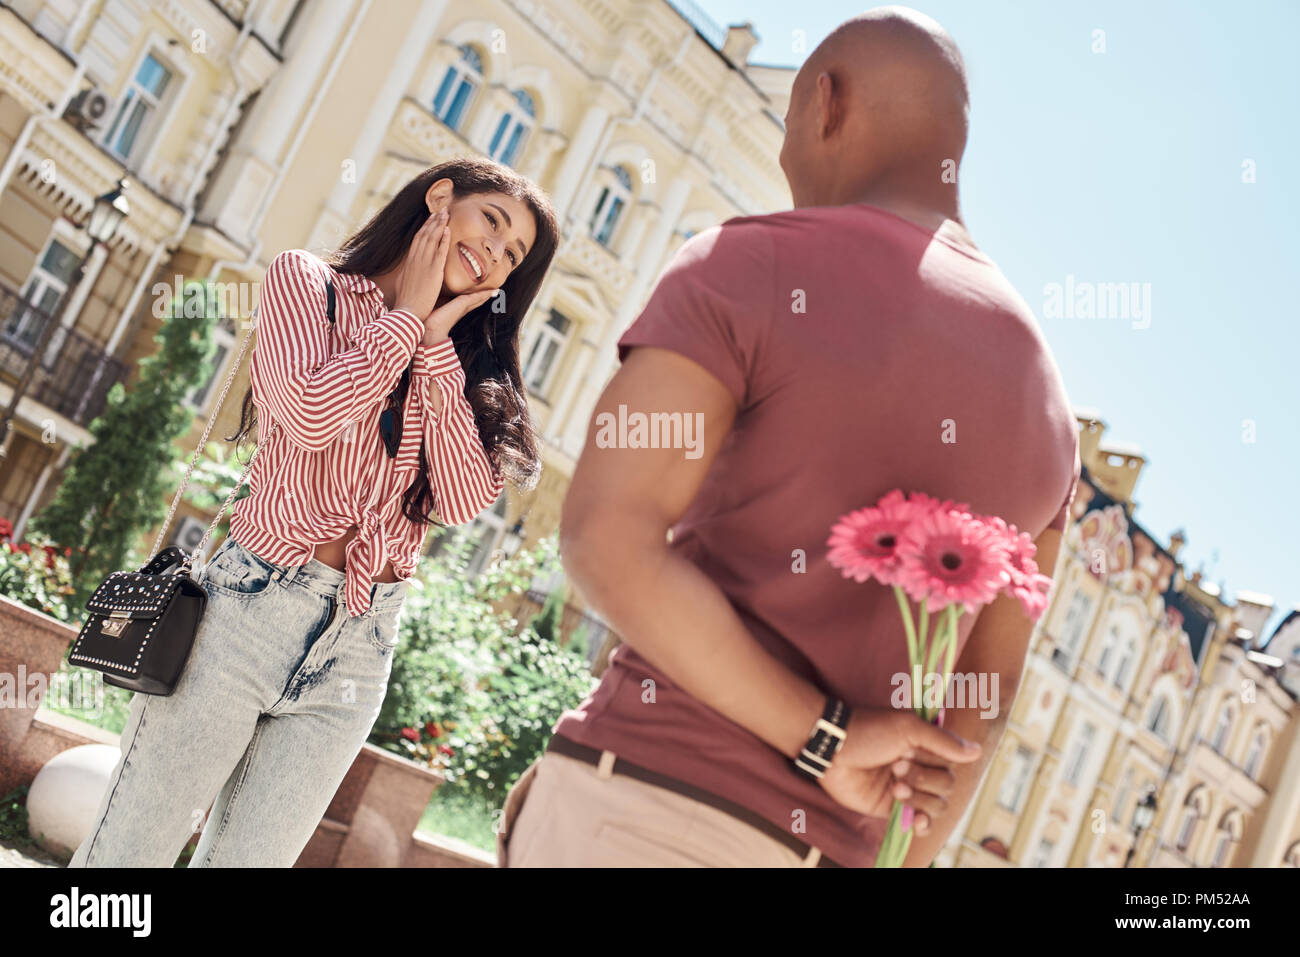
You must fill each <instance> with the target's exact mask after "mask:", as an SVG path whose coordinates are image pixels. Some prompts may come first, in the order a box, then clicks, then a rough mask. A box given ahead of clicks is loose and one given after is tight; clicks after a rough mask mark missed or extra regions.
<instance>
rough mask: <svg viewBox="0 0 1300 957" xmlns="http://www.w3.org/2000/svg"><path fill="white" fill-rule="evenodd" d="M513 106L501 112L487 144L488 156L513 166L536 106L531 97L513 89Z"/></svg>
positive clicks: (531, 121) (529, 127)
mask: <svg viewBox="0 0 1300 957" xmlns="http://www.w3.org/2000/svg"><path fill="white" fill-rule="evenodd" d="M513 95H514V98H515V106H514V107H513V108H511V109H509V110H506V112H505V113H503V114H501V120H500V122H498V123H497V128H496V132H494V133H493V134H492V141H491V142H490V143H489V144H488V156H490V157H492V159H494V160H496V161H497V162H498V163H502V164H504V165H506V166H513V165H514V162H515V160H516V159H517V158H518V157H519V152H520V150H522V149H523V145H524V141H525V140H526V139H527V138H528V133H529V131H530V130H532V128H533V120H534V119H535V118H536V116H537V108H536V106H535V105H534V103H533V98H532V97H531V96H529V95H528V94H527V93H525V92H524V91H523V90H515V91H514V94H513Z"/></svg>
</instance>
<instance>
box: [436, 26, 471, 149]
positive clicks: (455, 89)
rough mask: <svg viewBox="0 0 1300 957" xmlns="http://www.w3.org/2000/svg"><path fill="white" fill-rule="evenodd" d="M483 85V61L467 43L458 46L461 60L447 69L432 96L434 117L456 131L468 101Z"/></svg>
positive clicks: (463, 116)
mask: <svg viewBox="0 0 1300 957" xmlns="http://www.w3.org/2000/svg"><path fill="white" fill-rule="evenodd" d="M482 83H483V58H482V57H481V56H479V54H478V51H477V50H475V49H474V48H473V47H472V46H470V45H469V44H464V45H462V46H461V47H460V59H459V60H457V61H456V62H455V63H453V64H452V65H451V66H449V67H447V72H446V74H445V75H444V76H443V78H442V84H441V85H440V86H439V87H438V92H437V93H435V94H434V97H433V115H434V116H436V117H437V118H438V119H440V120H441V121H442V122H443V123H445V124H446V125H447V126H448V127H449V128H451V129H453V130H459V129H460V124H461V120H463V119H464V118H465V110H466V108H467V107H468V106H469V102H470V100H471V99H472V98H473V96H474V91H475V90H477V89H478V88H479V87H480V86H481V85H482Z"/></svg>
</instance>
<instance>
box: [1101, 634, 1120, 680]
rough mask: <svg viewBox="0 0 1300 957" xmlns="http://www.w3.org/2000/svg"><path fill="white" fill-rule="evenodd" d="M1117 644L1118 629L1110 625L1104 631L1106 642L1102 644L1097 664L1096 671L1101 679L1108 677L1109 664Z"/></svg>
mask: <svg viewBox="0 0 1300 957" xmlns="http://www.w3.org/2000/svg"><path fill="white" fill-rule="evenodd" d="M1118 644H1119V628H1118V627H1117V626H1116V625H1111V626H1110V628H1109V629H1107V631H1106V640H1105V642H1104V643H1103V644H1102V648H1101V658H1100V660H1098V662H1097V670H1098V671H1100V672H1101V674H1102V677H1108V676H1109V675H1110V670H1109V669H1110V662H1111V659H1112V658H1114V657H1115V651H1116V648H1115V646H1116V645H1118Z"/></svg>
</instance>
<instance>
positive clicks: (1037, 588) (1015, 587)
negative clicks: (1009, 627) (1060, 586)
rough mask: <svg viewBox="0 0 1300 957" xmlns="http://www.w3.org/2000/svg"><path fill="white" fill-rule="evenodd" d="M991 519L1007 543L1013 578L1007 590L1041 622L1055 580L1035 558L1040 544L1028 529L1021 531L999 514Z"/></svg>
mask: <svg viewBox="0 0 1300 957" xmlns="http://www.w3.org/2000/svg"><path fill="white" fill-rule="evenodd" d="M990 521H991V523H992V524H993V526H994V527H995V528H996V529H997V530H998V532H999V533H1000V534H1002V536H1003V538H1004V540H1005V541H1006V543H1007V549H1008V553H1007V570H1008V571H1009V572H1010V574H1011V581H1010V582H1008V584H1007V587H1006V591H1007V593H1008V594H1010V595H1012V596H1013V597H1015V598H1018V599H1019V600H1020V604H1021V607H1023V608H1024V610H1025V614H1026V615H1028V616H1029V617H1030V618H1031V619H1033V620H1034V621H1037V620H1038V619H1039V618H1041V617H1042V615H1043V612H1044V611H1046V610H1047V594H1048V592H1050V591H1051V590H1052V579H1051V578H1049V577H1048V576H1047V575H1043V574H1040V573H1039V570H1038V562H1036V561H1035V560H1034V554H1035V553H1036V552H1037V551H1038V546H1036V545H1035V544H1034V541H1033V539H1032V538H1030V537H1029V533H1028V532H1021V531H1018V530H1017V529H1016V527H1015V526H1014V525H1008V524H1007V523H1006V522H1004V521H1003V520H1002V519H1001V518H1000V517H998V516H996V515H995V516H994V517H993V518H992V519H991V520H990Z"/></svg>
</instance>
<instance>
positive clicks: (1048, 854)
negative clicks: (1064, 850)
mask: <svg viewBox="0 0 1300 957" xmlns="http://www.w3.org/2000/svg"><path fill="white" fill-rule="evenodd" d="M1054 850H1056V842H1055V841H1049V840H1048V839H1047V838H1043V839H1042V840H1041V841H1039V842H1038V850H1037V851H1035V852H1034V859H1033V860H1032V861H1031V862H1030V864H1029V866H1030V867H1047V866H1048V862H1050V861H1051V859H1052V851H1054Z"/></svg>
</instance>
